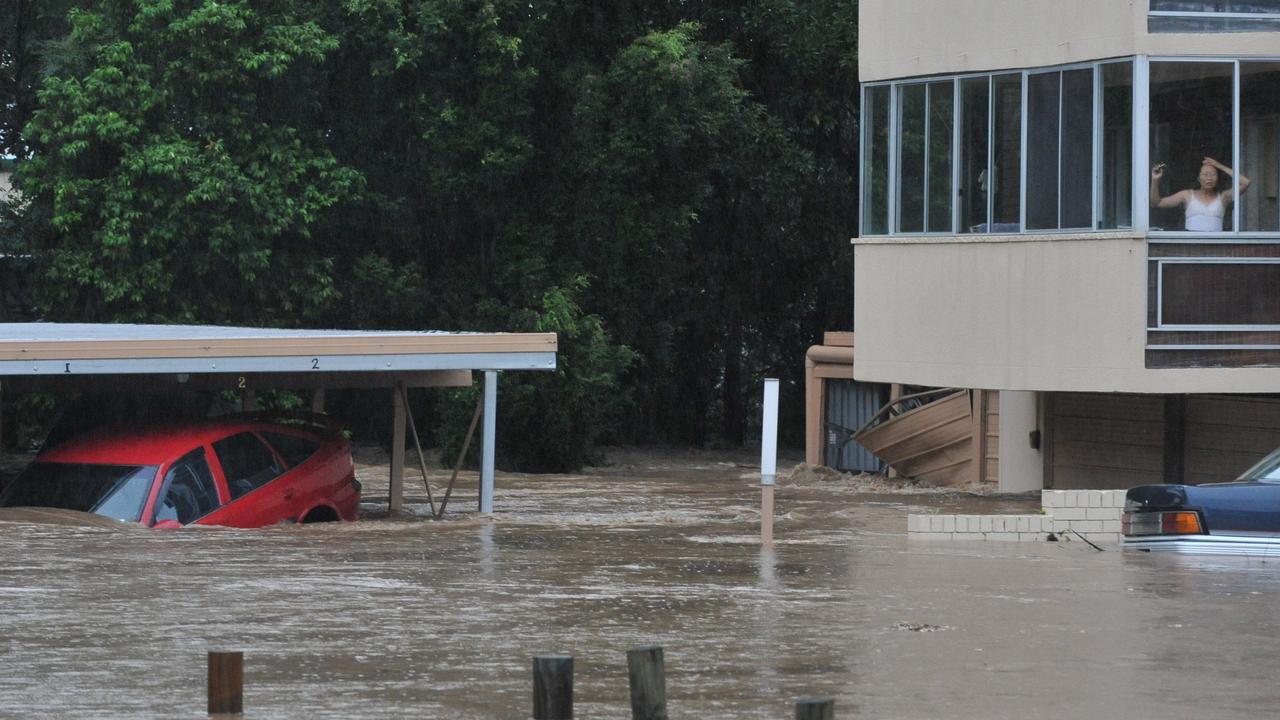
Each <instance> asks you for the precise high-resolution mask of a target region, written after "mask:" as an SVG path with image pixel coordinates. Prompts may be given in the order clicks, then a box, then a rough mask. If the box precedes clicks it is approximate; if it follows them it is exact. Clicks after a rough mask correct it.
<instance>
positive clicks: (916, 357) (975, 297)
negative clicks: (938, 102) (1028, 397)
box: [853, 233, 1280, 393]
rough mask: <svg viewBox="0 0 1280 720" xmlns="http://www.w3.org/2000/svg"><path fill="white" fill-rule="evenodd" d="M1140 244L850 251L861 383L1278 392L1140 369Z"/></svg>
mask: <svg viewBox="0 0 1280 720" xmlns="http://www.w3.org/2000/svg"><path fill="white" fill-rule="evenodd" d="M1146 273H1147V257H1146V242H1145V239H1144V238H1143V237H1142V236H1140V235H1133V234H1127V233H1121V234H1116V233H1108V234H1092V235H1088V236H1071V235H1022V236H962V237H938V238H911V239H907V238H893V239H888V238H866V239H859V240H855V241H854V282H855V287H856V288H857V290H856V294H857V299H856V303H855V307H854V323H855V324H854V327H855V330H856V333H857V338H858V351H857V353H856V357H855V358H854V370H853V371H854V377H855V378H856V379H858V380H861V381H868V382H886V383H907V384H912V385H928V386H941V387H948V386H954V387H974V388H986V389H991V390H1027V391H1031V390H1035V391H1064V392H1135V393H1219V392H1231V393H1237V392H1239V393H1261V392H1270V393H1274V392H1280V368H1190V369H1156V370H1148V369H1146V367H1145V363H1146V360H1145V356H1144V351H1145V345H1146V337H1147V333H1146V288H1147V275H1146Z"/></svg>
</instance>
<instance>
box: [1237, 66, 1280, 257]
mask: <svg viewBox="0 0 1280 720" xmlns="http://www.w3.org/2000/svg"><path fill="white" fill-rule="evenodd" d="M1240 171H1241V172H1242V173H1244V175H1245V176H1246V177H1248V179H1249V181H1250V182H1249V184H1248V187H1247V189H1246V190H1245V191H1244V192H1243V193H1241V194H1240V200H1239V202H1240V227H1241V229H1243V230H1255V231H1258V230H1273V231H1274V230H1280V208H1278V207H1277V192H1278V191H1280V63H1274V62H1242V63H1240ZM1237 182H1243V181H1241V180H1239V179H1237Z"/></svg>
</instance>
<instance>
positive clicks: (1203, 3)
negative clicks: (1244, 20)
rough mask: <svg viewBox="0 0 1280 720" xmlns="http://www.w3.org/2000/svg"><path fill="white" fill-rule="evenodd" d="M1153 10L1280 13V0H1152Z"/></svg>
mask: <svg viewBox="0 0 1280 720" xmlns="http://www.w3.org/2000/svg"><path fill="white" fill-rule="evenodd" d="M1151 12H1196V13H1201V12H1217V13H1222V12H1229V13H1280V0H1151Z"/></svg>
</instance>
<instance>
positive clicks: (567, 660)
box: [533, 655, 573, 720]
mask: <svg viewBox="0 0 1280 720" xmlns="http://www.w3.org/2000/svg"><path fill="white" fill-rule="evenodd" d="M572 718H573V656H572V655H535V656H534V657H533V720H572Z"/></svg>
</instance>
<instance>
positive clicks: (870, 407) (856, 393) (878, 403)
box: [823, 379, 889, 473]
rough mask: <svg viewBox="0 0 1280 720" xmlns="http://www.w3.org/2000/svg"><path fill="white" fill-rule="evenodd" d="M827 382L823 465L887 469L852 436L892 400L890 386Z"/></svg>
mask: <svg viewBox="0 0 1280 720" xmlns="http://www.w3.org/2000/svg"><path fill="white" fill-rule="evenodd" d="M823 384H824V385H825V386H826V397H825V398H824V401H825V402H824V404H825V406H826V417H824V418H823V464H825V465H826V466H827V467H832V468H835V469H837V470H847V471H862V472H876V473H878V472H884V471H885V465H884V463H882V462H880V460H879V459H878V458H876V456H875V455H872V454H871V453H870V452H868V451H867V449H866V448H864V447H862V446H861V445H859V444H858V443H857V442H855V441H854V440H853V438H852V435H853V433H854V432H855V431H857V429H858V428H860V427H862V425H863V424H864V423H866V422H867V421H868V420H870V419H871V418H872V417H873V416H875V414H876V412H877V411H878V410H880V408H881V407H883V406H884V404H885V403H887V402H888V401H889V386H887V385H883V384H880V383H860V382H855V381H853V380H833V379H829V380H827V381H826V382H825V383H823Z"/></svg>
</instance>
